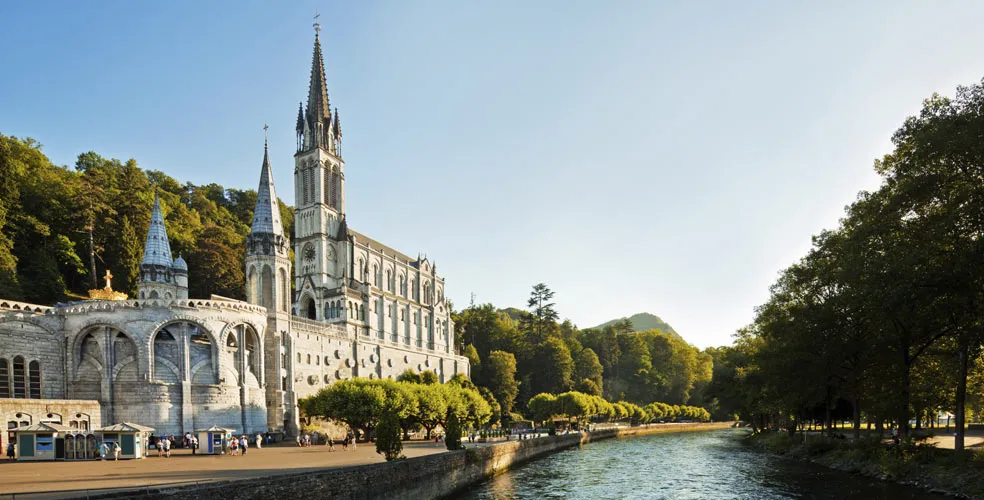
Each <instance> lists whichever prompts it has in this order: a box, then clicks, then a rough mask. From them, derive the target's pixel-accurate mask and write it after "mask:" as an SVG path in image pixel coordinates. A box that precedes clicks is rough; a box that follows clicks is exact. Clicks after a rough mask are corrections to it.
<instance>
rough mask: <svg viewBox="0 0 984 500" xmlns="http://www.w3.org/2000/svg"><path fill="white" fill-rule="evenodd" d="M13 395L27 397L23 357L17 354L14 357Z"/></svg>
mask: <svg viewBox="0 0 984 500" xmlns="http://www.w3.org/2000/svg"><path fill="white" fill-rule="evenodd" d="M13 372H14V391H13V392H14V397H15V398H26V397H27V382H26V376H25V373H24V358H22V357H20V356H17V357H15V358H14V370H13Z"/></svg>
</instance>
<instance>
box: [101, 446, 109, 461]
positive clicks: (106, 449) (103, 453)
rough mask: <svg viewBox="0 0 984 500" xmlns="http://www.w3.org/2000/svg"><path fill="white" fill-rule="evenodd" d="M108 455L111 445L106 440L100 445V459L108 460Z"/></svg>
mask: <svg viewBox="0 0 984 500" xmlns="http://www.w3.org/2000/svg"><path fill="white" fill-rule="evenodd" d="M106 455H109V446H107V445H106V443H105V442H104V443H103V444H102V445H101V446H99V460H106Z"/></svg>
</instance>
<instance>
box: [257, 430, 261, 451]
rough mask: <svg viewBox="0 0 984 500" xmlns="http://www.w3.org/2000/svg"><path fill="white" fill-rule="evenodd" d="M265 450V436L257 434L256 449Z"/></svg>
mask: <svg viewBox="0 0 984 500" xmlns="http://www.w3.org/2000/svg"><path fill="white" fill-rule="evenodd" d="M260 448H263V434H260V433H259V432H257V433H256V449H260Z"/></svg>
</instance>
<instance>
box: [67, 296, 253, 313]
mask: <svg viewBox="0 0 984 500" xmlns="http://www.w3.org/2000/svg"><path fill="white" fill-rule="evenodd" d="M174 307H182V308H189V309H219V310H226V311H239V312H249V313H256V314H264V315H265V314H266V308H265V307H261V306H256V305H253V304H247V303H246V302H235V301H227V300H211V299H143V300H141V299H129V300H86V301H83V302H75V303H72V304H65V305H60V306H56V307H55V308H54V309H55V310H56V311H57V312H60V313H64V314H84V313H89V312H93V311H115V310H117V309H147V308H155V309H156V308H174Z"/></svg>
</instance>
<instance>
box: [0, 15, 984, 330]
mask: <svg viewBox="0 0 984 500" xmlns="http://www.w3.org/2000/svg"><path fill="white" fill-rule="evenodd" d="M315 12H317V13H319V14H320V17H319V21H320V24H321V25H322V28H323V30H322V31H321V40H322V46H323V48H324V51H325V66H326V68H327V81H328V89H329V93H330V98H331V102H332V105H333V106H338V108H339V110H340V113H341V123H342V131H343V153H344V159H345V167H346V170H345V173H346V181H347V183H346V213H347V218H348V221H349V225H350V226H351V227H353V228H354V229H356V230H358V231H360V232H362V233H363V234H368V235H370V236H371V237H373V238H375V239H377V240H379V241H382V242H384V243H386V244H388V245H390V246H392V247H395V248H398V249H401V250H402V251H403V252H404V253H407V254H410V255H416V253H417V252H418V251H419V252H423V253H425V254H426V255H427V256H428V257H429V258H430V259H431V260H432V261H435V262H436V263H437V266H438V270H439V273H440V274H441V275H443V276H444V277H445V278H446V280H447V288H446V291H447V295H448V297H449V298H450V299H451V300H452V301H453V303H454V305H455V307H456V308H458V309H461V308H463V307H466V306H467V305H468V304H469V303H470V302H471V294H472V293H474V296H475V302H476V303H487V302H491V303H493V304H495V305H496V306H498V307H507V306H516V307H525V303H526V299H527V297H528V296H529V292H530V289H531V287H532V285H534V284H536V283H539V282H543V283H546V284H547V285H548V286H549V287H550V288H551V289H552V290H553V291H554V292H555V293H556V296H555V301H556V305H557V310H558V312H559V314H560V316H561V318H569V319H570V320H571V321H573V322H574V323H575V324H577V325H578V326H580V327H582V328H584V327H590V326H594V325H597V324H599V323H601V322H603V321H607V320H609V319H613V318H618V317H624V316H629V315H631V314H634V313H637V312H643V311H645V312H651V313H654V314H657V315H659V316H660V317H662V318H663V319H664V320H666V321H667V322H669V323H670V324H671V325H672V326H673V327H674V329H675V330H677V331H678V332H680V333H681V334H682V335H683V337H684V338H686V339H687V340H688V341H690V342H691V343H693V344H695V345H697V346H699V347H706V346H712V345H725V344H730V343H731V342H732V338H731V336H732V334H733V333H734V332H735V330H736V329H738V328H740V327H741V326H743V325H745V324H748V323H749V322H750V321H751V320H752V319H753V318H754V308H755V306H757V305H759V304H761V303H763V302H764V301H765V300H766V299H767V298H768V289H769V286H770V284H771V283H772V282H773V281H775V279H776V277H777V276H778V273H779V272H780V271H781V270H782V269H784V268H785V267H787V266H788V265H790V264H792V263H793V262H795V261H796V260H798V259H799V258H800V257H802V256H803V255H804V254H805V253H806V252H807V251H808V250H809V248H810V244H811V240H810V238H811V235H813V234H816V233H818V232H819V231H821V230H823V229H825V228H834V227H836V225H837V221H838V218H839V217H840V216H841V215H842V214H843V209H844V206H845V205H847V204H849V203H850V202H851V201H853V200H854V199H855V197H856V195H857V193H858V192H859V191H861V190H864V189H873V188H876V187H877V186H878V183H879V178H878V177H877V176H876V174H875V173H874V172H873V170H872V162H873V160H874V159H876V158H878V157H880V156H881V155H884V154H886V153H888V152H890V151H891V148H892V144H891V140H890V139H891V135H892V133H893V132H894V131H895V130H896V129H897V128H898V127H899V126H900V125H901V124H902V122H903V121H904V120H905V118H906V117H907V116H910V115H913V114H915V113H917V112H918V111H919V108H920V105H921V102H922V100H923V99H925V98H927V97H929V96H930V95H932V94H933V93H934V92H936V93H940V94H944V95H953V93H954V91H955V89H956V87H957V86H958V85H969V84H973V83H976V82H980V81H981V78H982V76H984V30H981V29H980V23H979V21H980V19H984V3H982V2H973V1H967V2H961V1H944V2H930V1H924V2H907V1H866V2H853V1H831V2H782V1H779V0H772V1H751V0H750V1H743V2H726V1H721V2H714V1H698V2H660V1H651V0H643V1H631V0H620V1H616V2H597V1H582V0H564V1H561V0H539V1H536V2H523V1H497V2H460V1H454V0H448V1H437V0H415V1H412V2H406V1H399V0H388V1H383V0H380V1H365V2H356V1H350V2H335V1H325V0H317V1H315V0H303V1H291V2H279V1H272V0H264V1H257V0H252V1H236V2H231V1H230V2H218V1H216V2H198V1H186V0H182V1H174V2H132V1H119V2H68V1H64V2H44V1H39V2H4V3H3V4H2V5H0V46H3V47H4V55H3V64H2V68H3V69H2V71H0V133H3V134H6V135H13V136H17V137H33V138H35V139H37V140H38V141H40V142H41V143H42V144H43V145H44V152H45V153H46V154H47V155H48V156H49V157H50V158H51V159H52V160H53V161H54V162H55V163H56V164H59V165H72V164H73V163H74V162H75V158H76V157H77V155H78V154H80V153H82V152H85V151H95V152H97V153H99V154H101V155H103V156H105V157H114V158H120V159H128V158H135V159H136V160H137V161H138V163H139V165H140V166H141V167H142V168H144V169H151V170H161V171H163V172H165V173H167V174H169V175H170V176H172V177H174V178H176V179H178V180H179V181H182V182H192V183H195V184H207V183H213V182H214V183H218V184H221V185H223V186H225V187H228V188H240V189H243V188H253V189H255V188H256V185H257V183H258V180H259V170H260V164H261V161H262V155H263V149H262V148H263V125H264V124H265V123H266V124H269V126H270V129H269V134H270V135H269V141H270V154H271V162H272V164H273V174H274V177H275V180H276V183H277V187H278V195H279V196H280V197H281V198H282V199H284V201H286V202H287V203H293V201H294V200H293V179H292V177H293V153H294V148H295V135H294V124H295V120H296V117H297V105H298V102H300V101H306V99H307V89H308V81H309V73H310V68H311V55H312V47H313V38H314V31H313V28H312V23H313V22H314V19H313V16H314V15H315ZM191 279H194V276H192V277H191Z"/></svg>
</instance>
